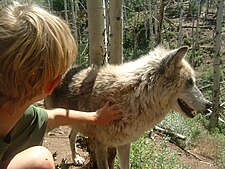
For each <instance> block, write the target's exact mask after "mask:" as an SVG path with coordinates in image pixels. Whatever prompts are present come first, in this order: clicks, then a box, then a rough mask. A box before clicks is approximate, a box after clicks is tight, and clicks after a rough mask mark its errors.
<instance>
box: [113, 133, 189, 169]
mask: <svg viewBox="0 0 225 169" xmlns="http://www.w3.org/2000/svg"><path fill="white" fill-rule="evenodd" d="M147 136H148V134H147V133H146V134H145V135H144V136H142V137H141V138H140V139H138V140H137V141H136V142H133V143H132V146H131V154H130V159H131V160H130V163H131V168H134V169H139V168H140V169H150V168H151V169H159V168H162V169H190V167H189V166H187V165H182V164H181V161H179V159H178V157H177V155H176V154H174V153H173V152H172V151H171V150H170V149H169V147H168V146H167V144H168V140H169V138H167V137H164V138H163V141H162V142H161V143H160V145H157V144H156V142H155V141H154V140H151V139H149V138H148V137H147ZM116 168H119V164H118V159H117V160H116Z"/></svg>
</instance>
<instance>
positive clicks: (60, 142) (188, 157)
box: [43, 126, 219, 169]
mask: <svg viewBox="0 0 225 169" xmlns="http://www.w3.org/2000/svg"><path fill="white" fill-rule="evenodd" d="M69 133H70V128H69V127H68V126H63V127H60V128H56V129H55V130H53V131H51V132H50V133H48V134H47V135H46V136H45V138H44V143H43V145H44V146H45V147H47V148H48V149H49V150H50V151H51V152H52V153H53V154H54V156H55V162H56V166H58V167H57V168H59V169H84V168H86V167H85V166H84V167H79V166H74V165H73V163H72V155H71V151H70V145H69V138H68V135H69ZM154 139H155V142H156V144H158V145H160V142H162V141H163V138H162V136H161V135H158V134H157V133H155V138H154ZM167 146H168V148H169V149H170V150H171V151H172V152H173V153H175V154H176V155H177V157H178V159H180V161H181V162H182V163H183V164H186V165H188V166H190V167H191V169H219V168H218V167H217V166H216V165H215V164H214V162H213V160H212V159H210V158H208V157H204V156H201V155H200V154H197V153H196V152H195V149H194V148H193V149H190V150H188V151H187V150H182V149H181V148H179V147H178V146H177V145H175V144H173V143H168V144H167ZM78 152H79V154H80V155H81V156H82V157H83V158H85V160H86V161H85V165H86V164H87V163H88V161H89V158H88V153H87V152H86V151H85V150H83V149H81V148H78Z"/></svg>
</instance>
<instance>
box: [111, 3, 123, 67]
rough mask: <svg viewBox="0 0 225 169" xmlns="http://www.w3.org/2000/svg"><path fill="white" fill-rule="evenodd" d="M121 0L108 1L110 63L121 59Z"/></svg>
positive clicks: (118, 61) (119, 61)
mask: <svg viewBox="0 0 225 169" xmlns="http://www.w3.org/2000/svg"><path fill="white" fill-rule="evenodd" d="M122 11H123V0H111V1H110V2H109V17H110V20H109V23H110V63H111V64H120V63H122V61H123V16H122Z"/></svg>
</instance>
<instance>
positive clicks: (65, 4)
mask: <svg viewBox="0 0 225 169" xmlns="http://www.w3.org/2000/svg"><path fill="white" fill-rule="evenodd" d="M63 2H64V15H65V16H64V17H65V20H66V22H67V23H69V21H68V14H67V2H66V0H64V1H63Z"/></svg>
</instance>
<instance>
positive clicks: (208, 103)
mask: <svg viewBox="0 0 225 169" xmlns="http://www.w3.org/2000/svg"><path fill="white" fill-rule="evenodd" d="M210 107H212V102H210V101H208V102H207V103H206V109H209V108H210Z"/></svg>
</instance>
